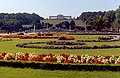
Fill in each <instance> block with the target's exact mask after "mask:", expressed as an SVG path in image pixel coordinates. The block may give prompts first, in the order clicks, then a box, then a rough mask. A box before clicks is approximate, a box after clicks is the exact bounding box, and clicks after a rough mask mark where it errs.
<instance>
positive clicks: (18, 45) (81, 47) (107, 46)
mask: <svg viewBox="0 0 120 78" xmlns="http://www.w3.org/2000/svg"><path fill="white" fill-rule="evenodd" d="M73 43H75V44H74V45H73V46H69V45H71V44H73ZM28 44H49V46H37V45H28ZM84 44H85V43H84V42H61V43H60V42H55V41H49V42H29V43H20V44H17V45H16V47H20V48H36V49H72V50H73V49H109V48H120V45H113V46H110V45H105V44H104V45H101V46H96V45H94V46H81V45H84ZM51 45H57V46H51ZM59 45H63V46H59ZM79 45H80V46H79Z"/></svg>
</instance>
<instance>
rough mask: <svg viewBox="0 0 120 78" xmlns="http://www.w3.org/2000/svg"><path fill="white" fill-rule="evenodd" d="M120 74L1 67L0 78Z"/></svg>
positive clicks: (115, 75) (114, 77) (109, 77)
mask: <svg viewBox="0 0 120 78" xmlns="http://www.w3.org/2000/svg"><path fill="white" fill-rule="evenodd" d="M119 77H120V72H111V71H92V72H90V71H65V70H64V71H62V70H54V71H51V70H40V69H29V68H28V69H27V68H24V69H20V68H11V67H0V78H119Z"/></svg>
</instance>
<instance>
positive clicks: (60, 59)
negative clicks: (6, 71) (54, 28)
mask: <svg viewBox="0 0 120 78" xmlns="http://www.w3.org/2000/svg"><path fill="white" fill-rule="evenodd" d="M0 60H9V61H10V60H15V61H29V62H53V63H62V64H120V56H114V55H113V56H100V55H99V56H93V55H87V54H86V55H81V56H80V55H73V54H55V55H54V54H38V55H35V54H34V53H0Z"/></svg>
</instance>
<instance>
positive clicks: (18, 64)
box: [0, 61, 120, 71]
mask: <svg viewBox="0 0 120 78" xmlns="http://www.w3.org/2000/svg"><path fill="white" fill-rule="evenodd" d="M0 66H3V67H13V68H33V69H43V70H44V69H45V70H78V71H83V70H84V71H120V65H119V64H117V65H115V64H111V65H110V64H95V65H94V64H58V63H42V62H25V61H0Z"/></svg>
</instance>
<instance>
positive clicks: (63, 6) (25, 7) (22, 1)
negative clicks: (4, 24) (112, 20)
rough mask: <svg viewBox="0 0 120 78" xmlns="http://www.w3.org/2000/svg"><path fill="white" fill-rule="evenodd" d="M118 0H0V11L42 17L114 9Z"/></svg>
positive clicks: (74, 14)
mask: <svg viewBox="0 0 120 78" xmlns="http://www.w3.org/2000/svg"><path fill="white" fill-rule="evenodd" d="M119 5H120V0H0V13H18V12H20V13H24V12H26V13H36V14H39V15H40V16H42V17H44V18H48V17H49V16H56V15H58V14H63V15H65V16H72V17H77V16H80V14H81V13H82V12H88V11H91V12H94V11H108V10H116V9H117V8H118V7H119Z"/></svg>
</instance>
